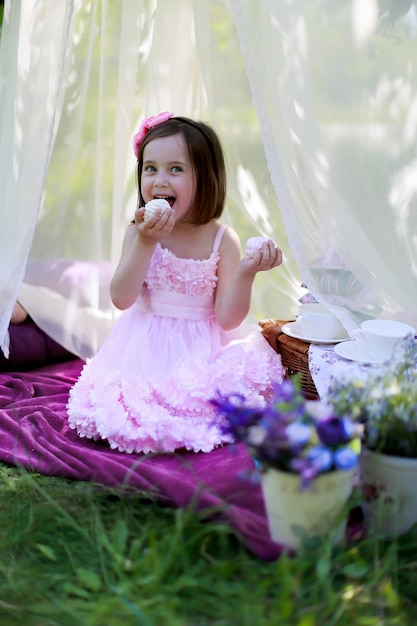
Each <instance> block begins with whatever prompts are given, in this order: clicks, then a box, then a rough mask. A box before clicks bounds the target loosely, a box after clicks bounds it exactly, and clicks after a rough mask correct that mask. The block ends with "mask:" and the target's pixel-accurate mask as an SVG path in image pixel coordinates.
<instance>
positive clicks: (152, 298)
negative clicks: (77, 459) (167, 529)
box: [67, 227, 283, 453]
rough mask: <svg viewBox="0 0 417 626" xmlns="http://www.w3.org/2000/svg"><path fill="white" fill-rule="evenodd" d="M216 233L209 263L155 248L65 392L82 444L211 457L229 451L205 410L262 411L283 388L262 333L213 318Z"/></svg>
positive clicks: (277, 359)
mask: <svg viewBox="0 0 417 626" xmlns="http://www.w3.org/2000/svg"><path fill="white" fill-rule="evenodd" d="M223 231H224V227H220V228H219V230H218V232H217V235H216V239H215V242H214V246H213V251H212V253H211V255H210V257H209V258H208V259H204V260H194V259H182V258H178V257H177V256H175V255H174V254H173V253H172V252H171V251H170V250H167V249H165V248H162V247H161V245H160V244H157V246H156V249H155V252H154V255H153V257H152V260H151V263H150V265H149V268H148V272H147V276H146V282H145V285H144V288H143V290H142V293H141V295H140V296H139V298H138V299H137V301H136V302H135V304H134V305H133V306H132V307H130V308H129V309H128V310H126V311H125V312H124V314H123V315H122V317H121V318H120V319H119V321H118V322H117V323H116V325H115V326H114V328H113V330H112V331H111V333H110V335H109V336H108V338H107V339H106V341H105V342H104V344H103V345H102V347H101V348H100V350H99V351H98V353H97V354H96V355H95V356H94V357H93V358H92V359H90V360H89V361H87V363H86V364H85V366H84V368H83V370H82V372H81V374H80V377H79V379H78V380H77V382H76V383H75V385H74V386H73V388H72V389H71V391H70V396H69V401H68V407H67V408H68V418H69V425H70V427H71V428H75V429H76V430H77V432H78V434H79V435H80V436H81V437H89V438H93V439H100V438H101V439H106V440H107V441H108V442H109V444H110V446H111V447H112V448H116V449H118V450H120V451H123V452H144V453H148V452H158V451H165V452H173V451H174V450H176V449H179V448H186V449H187V450H194V451H195V452H198V451H204V452H208V451H210V450H212V449H213V448H214V447H216V446H218V445H221V444H223V443H226V442H228V441H230V439H228V438H227V437H226V436H225V435H223V434H222V433H221V432H220V430H219V428H218V426H219V424H220V422H221V418H220V417H219V416H218V415H217V414H216V412H215V410H214V408H213V407H212V406H211V404H210V403H209V399H210V398H213V397H214V396H215V395H216V393H217V392H220V393H224V394H229V393H240V394H243V395H244V396H245V397H246V398H247V400H248V401H249V402H251V403H254V404H256V405H257V406H263V405H264V404H265V399H266V398H267V396H268V394H269V393H270V391H271V387H272V383H273V382H274V381H276V382H280V381H281V380H282V378H283V367H282V364H281V359H280V357H279V355H278V354H277V353H276V352H275V351H274V350H273V349H272V348H271V346H270V345H269V344H268V342H267V341H266V340H265V338H264V337H263V336H262V334H261V333H260V331H259V330H258V329H257V328H256V327H255V328H254V327H251V326H247V325H245V324H242V325H241V326H239V327H238V328H237V329H235V330H233V331H224V330H223V329H222V328H221V327H220V326H219V324H218V323H217V321H216V318H215V315H214V294H215V290H216V282H217V276H216V269H217V264H218V261H219V258H220V256H219V253H218V248H219V245H220V240H221V237H222V234H223Z"/></svg>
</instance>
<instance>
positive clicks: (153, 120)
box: [132, 111, 174, 158]
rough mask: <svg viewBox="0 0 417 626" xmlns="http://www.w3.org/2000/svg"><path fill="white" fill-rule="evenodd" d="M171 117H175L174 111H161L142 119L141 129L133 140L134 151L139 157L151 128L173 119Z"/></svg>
mask: <svg viewBox="0 0 417 626" xmlns="http://www.w3.org/2000/svg"><path fill="white" fill-rule="evenodd" d="M171 117H174V114H173V113H170V112H169V111H164V112H163V113H159V114H158V115H153V116H151V117H148V118H147V119H146V120H142V122H141V124H140V126H139V130H138V132H137V133H136V135H135V136H134V137H133V141H132V145H133V152H134V153H135V157H136V158H138V154H139V147H140V144H141V143H142V141H143V140H144V138H145V136H146V134H147V133H148V132H149V131H150V129H151V128H153V127H154V126H158V124H162V122H166V121H167V120H169V119H171Z"/></svg>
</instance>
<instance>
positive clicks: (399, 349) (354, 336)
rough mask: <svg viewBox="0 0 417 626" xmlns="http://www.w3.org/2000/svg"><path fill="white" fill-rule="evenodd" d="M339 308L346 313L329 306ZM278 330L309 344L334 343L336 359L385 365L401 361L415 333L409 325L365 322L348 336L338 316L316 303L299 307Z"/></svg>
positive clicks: (388, 322)
mask: <svg viewBox="0 0 417 626" xmlns="http://www.w3.org/2000/svg"><path fill="white" fill-rule="evenodd" d="M339 309H340V312H343V313H347V311H346V309H343V308H342V307H336V306H333V307H332V310H333V311H334V312H335V313H337V310H339ZM281 330H282V332H283V333H285V334H286V335H289V336H290V337H294V338H295V339H301V340H302V341H307V342H309V343H316V344H335V346H334V351H335V352H336V354H337V355H338V356H341V357H342V358H344V359H348V360H350V361H356V362H359V363H384V362H386V361H388V360H390V359H392V358H394V357H395V358H401V357H402V356H403V355H404V351H405V349H406V340H407V338H409V337H413V338H414V337H415V334H416V331H415V329H414V328H413V327H412V326H410V325H408V324H404V323H403V322H399V321H396V320H388V319H368V320H365V321H363V322H362V323H361V324H360V326H358V327H355V328H354V329H353V330H352V331H351V332H350V336H349V335H348V333H347V331H346V330H345V328H344V326H343V325H342V323H341V321H340V320H339V319H338V317H336V315H334V314H333V313H332V312H331V311H330V310H329V309H327V308H326V307H325V306H323V305H322V304H320V303H318V302H309V303H306V304H301V305H300V307H299V309H298V316H297V319H296V321H295V322H289V323H288V324H284V325H283V326H282V329H281Z"/></svg>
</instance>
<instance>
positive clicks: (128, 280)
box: [110, 207, 174, 310]
mask: <svg viewBox="0 0 417 626" xmlns="http://www.w3.org/2000/svg"><path fill="white" fill-rule="evenodd" d="M143 213H144V208H143V207H142V208H141V209H138V210H137V211H136V214H135V223H134V224H133V223H132V224H129V226H128V227H127V230H126V234H125V237H124V240H123V246H122V253H121V257H120V261H119V264H118V266H117V268H116V270H115V272H114V274H113V278H112V280H111V283H110V296H111V299H112V302H113V304H114V305H115V306H116V307H117V308H118V309H121V310H124V309H127V308H129V307H130V306H132V304H133V303H134V302H135V300H136V299H137V297H138V295H139V294H140V291H141V289H142V286H143V282H144V280H145V276H146V272H147V269H148V266H149V262H150V260H151V258H152V255H153V253H154V251H155V246H156V244H157V242H158V241H160V240H161V239H163V238H164V237H166V236H167V234H168V233H169V232H170V231H171V230H172V228H173V226H174V218H173V212H172V211H171V209H167V210H166V211H162V212H158V213H156V214H155V215H153V216H152V217H151V218H149V219H148V220H147V221H146V222H144V221H143Z"/></svg>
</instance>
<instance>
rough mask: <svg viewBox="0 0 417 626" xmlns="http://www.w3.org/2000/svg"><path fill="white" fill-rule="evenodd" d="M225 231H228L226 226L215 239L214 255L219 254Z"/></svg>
mask: <svg viewBox="0 0 417 626" xmlns="http://www.w3.org/2000/svg"><path fill="white" fill-rule="evenodd" d="M225 230H226V224H222V225H221V226H220V228H219V230H218V231H217V233H216V237H215V238H214V244H213V253H216V252H218V250H219V248H220V242H221V240H222V237H223V233H224V231H225Z"/></svg>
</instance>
